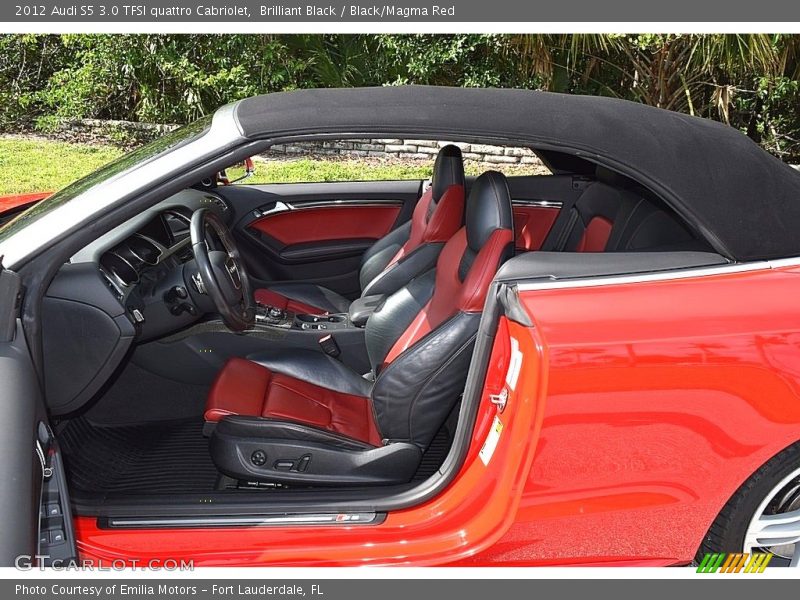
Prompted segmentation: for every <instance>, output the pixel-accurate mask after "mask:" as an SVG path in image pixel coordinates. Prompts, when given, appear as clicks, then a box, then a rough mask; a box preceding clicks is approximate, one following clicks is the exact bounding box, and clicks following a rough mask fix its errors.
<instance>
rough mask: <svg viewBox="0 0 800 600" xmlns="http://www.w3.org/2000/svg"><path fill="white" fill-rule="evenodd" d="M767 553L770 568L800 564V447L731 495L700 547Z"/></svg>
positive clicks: (785, 452) (772, 461) (782, 455)
mask: <svg viewBox="0 0 800 600" xmlns="http://www.w3.org/2000/svg"><path fill="white" fill-rule="evenodd" d="M715 552H729V553H739V552H742V553H748V554H751V555H752V554H753V553H755V552H766V553H769V554H772V555H773V556H772V558H771V560H770V563H769V564H770V566H778V565H783V566H789V565H791V566H798V565H800V443H797V444H794V445H792V446H789V447H788V448H787V449H786V450H783V451H782V452H780V453H779V454H777V455H776V456H774V457H773V458H772V459H770V460H769V462H767V463H766V464H765V465H764V466H763V467H761V468H760V469H759V470H758V471H756V472H755V473H754V474H753V475H752V476H751V477H750V478H749V479H748V480H747V481H745V482H744V483H743V484H742V486H741V487H740V488H739V489H738V490H737V491H736V493H735V494H734V495H733V496H732V497H731V499H730V500H729V501H728V503H727V504H726V505H725V507H724V508H723V509H722V511H721V512H720V514H719V516H717V518H716V520H715V521H714V523H713V524H712V525H711V527H710V529H709V530H708V533H707V534H706V536H705V538H704V539H703V543H702V544H701V545H700V549H699V550H698V553H697V560H698V561H702V559H703V557H704V556H705V555H706V554H708V553H715Z"/></svg>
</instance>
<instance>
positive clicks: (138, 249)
mask: <svg viewBox="0 0 800 600" xmlns="http://www.w3.org/2000/svg"><path fill="white" fill-rule="evenodd" d="M191 219H192V214H191V211H189V210H188V209H186V208H184V207H175V208H170V209H167V210H165V211H163V212H161V213H159V214H158V215H156V216H155V217H153V218H152V219H150V221H149V222H147V223H146V224H145V225H144V226H143V227H141V228H140V229H138V230H137V231H136V233H134V234H133V235H131V236H130V237H128V238H126V239H124V240H123V241H122V242H120V243H119V244H117V245H115V246H114V247H112V248H110V249H109V250H106V251H105V252H104V253H103V254H102V255H101V256H100V261H99V269H100V272H101V273H102V274H103V276H104V277H105V278H106V280H107V281H108V284H109V289H111V291H112V292H113V293H114V295H115V296H116V297H117V299H118V300H119V301H120V302H122V301H123V300H124V298H125V295H126V291H127V290H129V289H130V288H132V287H133V286H135V285H137V284H139V283H141V282H142V279H143V276H145V275H146V274H147V272H148V270H149V269H151V268H153V267H157V266H159V265H164V266H166V267H172V266H176V265H177V264H179V263H182V262H186V261H188V260H191V258H192V251H191V248H190V246H191V243H190V239H189V226H190V223H191Z"/></svg>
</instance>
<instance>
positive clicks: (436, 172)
mask: <svg viewBox="0 0 800 600" xmlns="http://www.w3.org/2000/svg"><path fill="white" fill-rule="evenodd" d="M464 188H465V183H464V161H463V159H462V157H461V150H460V149H459V148H458V147H457V146H454V145H452V144H451V145H447V146H444V147H443V148H442V149H441V150H440V151H439V154H438V156H437V157H436V162H435V163H434V167H433V177H432V179H431V185H430V187H429V188H428V190H426V191H425V193H424V194H423V195H422V197H421V198H420V199H419V201H418V202H417V206H416V207H415V209H414V213H413V214H412V216H411V220H410V221H409V222H407V223H404V224H403V225H401V226H400V227H398V228H397V229H395V230H394V231H392V232H391V233H389V234H388V235H386V236H385V237H383V238H381V239H380V240H378V241H377V242H375V244H373V245H372V247H370V248H369V249H368V250H367V251H366V252H365V253H364V257H363V258H362V261H361V270H360V273H359V282H360V285H361V297H362V298H363V297H365V296H380V295H389V294H393V293H394V292H396V291H397V290H399V289H400V288H401V287H403V286H404V285H405V284H407V283H408V282H409V281H411V280H412V279H413V278H414V277H416V276H417V275H420V274H421V273H424V272H426V271H428V270H429V269H431V268H433V266H434V265H435V264H436V259H437V258H438V257H439V253H440V252H441V250H442V248H443V247H444V244H445V242H447V241H448V240H449V239H450V238H451V237H453V235H455V233H456V231H458V230H459V228H460V227H461V226H462V225H463V224H464V197H465V192H464ZM255 298H256V301H258V302H259V303H260V304H263V305H267V306H275V307H277V308H280V309H281V310H290V311H292V312H301V313H344V312H348V310H349V309H350V305H351V301H350V300H348V299H347V298H345V297H344V296H342V295H341V294H337V293H336V292H334V291H333V290H329V289H327V288H324V287H322V286H320V285H315V284H313V283H305V282H294V281H287V282H282V283H281V282H279V283H274V284H272V285H270V286H269V287H268V288H265V289H259V290H256V292H255Z"/></svg>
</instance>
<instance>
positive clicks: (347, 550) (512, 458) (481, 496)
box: [76, 323, 547, 566]
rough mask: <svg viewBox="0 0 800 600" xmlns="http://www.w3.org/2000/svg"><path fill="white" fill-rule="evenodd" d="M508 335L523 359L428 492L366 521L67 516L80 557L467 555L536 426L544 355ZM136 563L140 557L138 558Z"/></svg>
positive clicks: (498, 510) (511, 485)
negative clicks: (109, 521) (203, 523)
mask: <svg viewBox="0 0 800 600" xmlns="http://www.w3.org/2000/svg"><path fill="white" fill-rule="evenodd" d="M501 328H502V330H503V331H505V330H506V328H507V331H508V332H509V333H510V334H511V335H512V336H514V337H515V338H516V339H517V340H518V343H519V349H520V352H521V353H522V355H524V363H525V364H524V365H523V368H522V370H521V372H520V375H519V381H518V384H517V387H516V390H515V391H511V393H510V395H509V399H508V405H507V407H506V408H505V410H504V411H503V412H502V414H499V415H498V412H497V411H498V409H497V407H496V406H495V405H494V404H492V403H491V402H490V400H489V394H493V393H497V392H499V391H500V390H499V389H497V388H496V387H495V388H494V389H492V387H490V386H489V385H487V387H486V389H485V390H484V393H483V398H482V400H481V405H480V408H479V421H478V427H477V428H476V429H475V433H474V435H473V438H472V442H471V446H470V449H469V451H468V455H467V461H466V463H465V465H464V467H463V468H462V471H461V473H460V474H459V475H458V476H457V477H456V479H455V480H454V481H453V482H452V483H451V484H450V486H449V487H448V488H447V489H446V490H445V491H444V492H442V493H441V494H439V495H438V496H437V497H436V498H434V499H432V500H430V501H428V502H426V503H424V504H422V505H419V506H416V507H413V508H409V509H405V510H399V511H394V512H391V513H390V514H389V515H388V516H387V518H386V520H385V521H384V522H383V523H381V524H379V525H375V526H352V525H349V526H347V525H343V526H327V527H309V526H305V527H275V528H272V527H270V528H227V529H159V530H156V529H150V530H135V529H132V530H118V529H117V530H114V529H101V528H100V527H98V524H97V520H96V519H94V518H88V517H79V518H78V519H76V532H77V537H78V545H79V550H80V553H81V557H82V559H85V560H91V561H94V562H95V563H97V564H104V565H105V564H109V563H110V562H111V561H113V560H124V561H129V562H130V561H133V560H138V561H151V560H164V559H167V558H170V559H179V560H181V559H182V560H192V561H194V564H195V566H212V565H227V566H233V565H244V566H246V565H254V566H255V565H258V566H266V565H273V566H274V565H303V566H314V565H327V566H344V565H350V566H355V565H390V564H401V565H416V566H424V565H440V564H446V563H452V562H454V561H458V560H462V559H466V558H468V557H469V556H471V555H473V554H475V553H478V552H481V551H484V550H486V549H488V548H489V547H491V546H492V544H494V543H495V542H496V541H497V540H498V539H499V538H500V537H501V536H502V535H503V534H504V533H505V532H506V531H507V530H508V528H509V527H510V526H511V524H512V523H513V522H514V518H515V515H516V512H517V506H518V504H519V501H520V497H521V493H522V491H523V489H524V485H525V482H526V481H527V479H528V470H529V468H530V464H531V461H532V460H533V455H534V450H535V448H536V439H537V435H538V430H539V427H540V424H541V416H542V404H541V403H540V402H539V401H538V399H539V398H540V396H541V394H542V393H543V391H544V389H545V386H546V384H547V381H546V377H545V373H546V368H545V366H546V360H547V358H546V352H545V349H544V346H543V345H542V344H541V343H540V342H539V340H538V339H537V334H536V331H535V330H533V329H528V328H525V327H522V326H520V325H518V324H516V323H504V324H502V325H501ZM509 358H510V357H509V356H508V355H507V352H506V351H505V347H500V350H499V351H498V350H497V348H496V349H495V355H494V356H493V359H492V367H491V369H492V374H491V375H490V377H489V378H488V379H487V383H489V384H491V383H492V382H495V383H496V382H502V381H503V380H504V377H505V369H507V368H508V361H509ZM495 415H498V418H499V419H500V420H501V421H502V422H503V430H502V433H501V434H500V436H499V439H498V441H497V445H496V449H495V450H494V452H493V453H492V455H491V457H489V458H488V460H487V461H486V464H484V461H483V460H481V458H480V457H479V453H480V450H481V447H482V446H483V444H484V440H485V439H486V436H487V433H488V428H487V426H489V425H491V423H492V421H493V419H494V417H495ZM140 564H141V563H140Z"/></svg>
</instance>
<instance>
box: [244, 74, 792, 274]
mask: <svg viewBox="0 0 800 600" xmlns="http://www.w3.org/2000/svg"><path fill="white" fill-rule="evenodd" d="M235 114H236V117H237V119H238V121H239V124H240V126H241V128H242V131H243V133H244V135H245V136H247V137H251V138H274V137H282V136H297V135H310V136H315V135H320V134H337V135H342V134H345V135H347V134H354V135H381V136H385V137H388V136H401V135H405V136H409V135H413V136H416V137H440V138H447V139H462V140H479V139H483V140H486V141H490V140H493V141H503V140H508V141H509V142H513V143H515V144H520V145H527V146H530V147H531V148H534V149H539V150H542V151H560V152H566V153H570V154H575V155H578V156H581V157H583V158H586V159H589V160H591V161H593V162H597V163H598V164H602V165H605V166H607V167H610V168H612V169H614V170H617V171H619V172H621V173H623V174H625V175H628V176H630V177H632V178H633V179H635V180H637V181H639V182H640V183H641V184H643V185H645V186H647V187H649V188H650V189H651V190H652V191H653V192H655V193H656V194H658V195H659V196H660V197H662V198H663V199H664V201H666V202H667V203H669V204H670V205H671V206H672V207H673V208H674V209H675V210H676V211H677V212H678V213H679V214H680V215H682V216H683V218H684V219H686V221H687V222H689V223H690V224H692V225H693V226H694V227H696V228H697V229H698V231H700V232H701V233H703V234H704V235H705V236H706V237H707V239H708V240H709V241H710V242H711V244H712V245H713V246H714V247H715V248H716V249H717V251H718V252H720V253H721V254H723V255H725V256H728V257H729V258H733V259H736V260H740V261H746V260H756V259H770V258H780V257H788V256H800V173H798V172H797V171H795V170H794V169H792V168H791V167H789V166H788V165H786V164H784V163H782V162H781V161H780V160H778V159H776V158H775V157H773V156H771V155H770V154H768V153H767V152H765V151H763V150H762V149H761V148H760V147H759V146H758V145H757V144H755V143H754V142H753V141H751V140H750V139H749V138H748V137H747V136H745V135H743V134H742V133H740V132H739V131H737V130H735V129H733V128H731V127H728V126H726V125H722V124H720V123H716V122H713V121H709V120H706V119H700V118H696V117H690V116H687V115H683V114H680V113H675V112H671V111H666V110H662V109H658V108H652V107H648V106H644V105H641V104H636V103H634V102H628V101H625V100H617V99H613V98H601V97H595V96H575V95H564V94H553V93H549V92H541V91H528V90H504V89H475V88H448V87H428V86H405V87H384V88H354V89H319V90H300V91H296V92H283V93H277V94H267V95H264V96H256V97H254V98H248V99H246V100H242V101H241V102H239V103H238V105H237V106H236V108H235ZM545 153H546V152H545Z"/></svg>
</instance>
